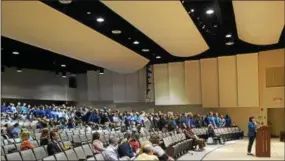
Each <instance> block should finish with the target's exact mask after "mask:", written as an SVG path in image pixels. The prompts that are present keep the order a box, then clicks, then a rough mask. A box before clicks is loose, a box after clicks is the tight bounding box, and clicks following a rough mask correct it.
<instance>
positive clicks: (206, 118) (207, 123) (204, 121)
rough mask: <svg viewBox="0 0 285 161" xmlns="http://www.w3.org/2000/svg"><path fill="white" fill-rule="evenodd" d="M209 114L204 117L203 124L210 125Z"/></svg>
mask: <svg viewBox="0 0 285 161" xmlns="http://www.w3.org/2000/svg"><path fill="white" fill-rule="evenodd" d="M208 117H209V115H208V114H207V115H206V116H204V117H203V126H208V125H209V119H208Z"/></svg>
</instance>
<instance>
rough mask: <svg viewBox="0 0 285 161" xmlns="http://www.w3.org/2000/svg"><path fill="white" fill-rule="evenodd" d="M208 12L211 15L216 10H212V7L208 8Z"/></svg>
mask: <svg viewBox="0 0 285 161" xmlns="http://www.w3.org/2000/svg"><path fill="white" fill-rule="evenodd" d="M206 13H207V14H208V15H211V14H213V13H214V10H212V9H208V10H207V11H206Z"/></svg>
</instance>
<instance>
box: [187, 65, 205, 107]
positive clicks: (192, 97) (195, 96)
mask: <svg viewBox="0 0 285 161" xmlns="http://www.w3.org/2000/svg"><path fill="white" fill-rule="evenodd" d="M185 90H186V96H187V98H188V103H189V104H202V101H201V97H202V95H201V70H200V61H199V60H194V61H185Z"/></svg>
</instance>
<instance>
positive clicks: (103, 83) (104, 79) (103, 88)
mask: <svg viewBox="0 0 285 161" xmlns="http://www.w3.org/2000/svg"><path fill="white" fill-rule="evenodd" d="M99 85H100V86H99V87H100V100H101V101H113V82H112V73H111V72H110V71H109V70H105V71H104V74H100V75H99Z"/></svg>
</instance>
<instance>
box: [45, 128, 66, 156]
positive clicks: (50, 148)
mask: <svg viewBox="0 0 285 161" xmlns="http://www.w3.org/2000/svg"><path fill="white" fill-rule="evenodd" d="M50 139H51V140H50V142H49V143H48V145H47V152H48V155H49V156H50V155H54V154H56V153H60V152H62V149H61V147H60V145H59V144H58V139H59V135H58V133H57V132H55V131H52V132H50Z"/></svg>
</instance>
